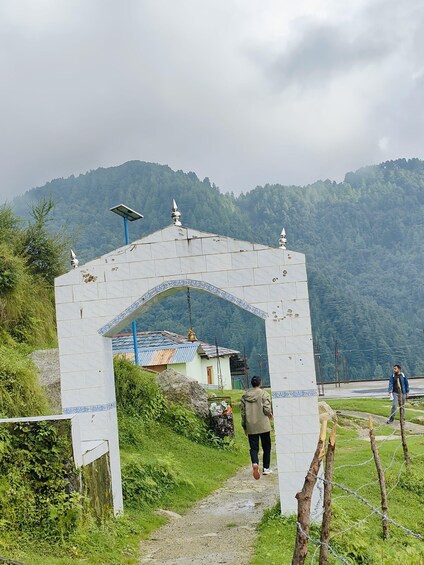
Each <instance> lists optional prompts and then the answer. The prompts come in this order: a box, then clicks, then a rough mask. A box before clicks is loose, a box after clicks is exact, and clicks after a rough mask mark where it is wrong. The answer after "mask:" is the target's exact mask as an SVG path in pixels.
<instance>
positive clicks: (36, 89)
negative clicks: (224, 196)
mask: <svg viewBox="0 0 424 565" xmlns="http://www.w3.org/2000/svg"><path fill="white" fill-rule="evenodd" d="M423 24H424V3H423V2H422V0H402V2H400V1H399V0H367V1H362V0H355V1H354V2H352V1H350V0H296V2H294V1H293V0H1V1H0V72H1V76H2V81H1V89H0V97H1V104H0V112H1V125H0V202H3V201H5V200H10V199H11V198H12V197H13V196H14V195H16V194H19V193H22V192H24V191H26V190H28V189H29V188H32V187H34V186H40V185H42V184H44V183H45V182H46V181H49V180H51V179H52V178H56V177H67V176H69V175H70V174H79V173H81V172H86V171H87V170H90V169H96V168H97V167H108V166H113V165H118V164H121V163H123V162H125V161H128V160H131V159H140V160H144V161H153V162H157V163H161V164H167V165H169V166H170V167H172V168H173V169H183V170H184V171H194V172H196V174H197V175H198V176H199V177H200V178H201V179H203V177H205V176H208V177H210V179H211V181H213V182H215V183H216V184H217V185H218V186H219V187H220V188H221V190H222V191H231V190H232V191H234V192H235V193H239V192H240V191H247V190H250V189H252V188H254V187H255V186H256V185H258V184H260V185H263V184H265V183H275V182H279V183H282V184H306V183H309V182H313V181H314V180H317V179H319V178H323V179H325V178H330V179H335V180H341V179H342V178H343V176H344V173H345V172H347V171H349V170H354V169H356V168H359V167H360V166H363V165H367V164H372V163H378V162H381V161H384V160H387V159H394V158H398V157H420V158H424V123H423V122H424V104H423V93H424V34H423V32H422V30H423Z"/></svg>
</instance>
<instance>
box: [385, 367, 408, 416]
mask: <svg viewBox="0 0 424 565" xmlns="http://www.w3.org/2000/svg"><path fill="white" fill-rule="evenodd" d="M399 391H402V410H403V406H405V402H406V399H407V398H409V383H408V379H407V378H406V376H405V374H404V373H402V370H401V366H400V365H395V366H394V367H393V373H392V375H391V377H390V379H389V396H390V398H391V399H392V411H391V413H390V418H389V419H388V420H387V423H388V424H391V423H392V422H393V420H394V419H395V415H396V410H397V409H398V406H399Z"/></svg>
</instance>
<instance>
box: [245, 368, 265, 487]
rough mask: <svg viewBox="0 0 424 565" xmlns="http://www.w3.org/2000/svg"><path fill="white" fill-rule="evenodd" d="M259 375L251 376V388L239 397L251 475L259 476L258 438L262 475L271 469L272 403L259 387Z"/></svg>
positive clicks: (256, 477)
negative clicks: (261, 452) (261, 454)
mask: <svg viewBox="0 0 424 565" xmlns="http://www.w3.org/2000/svg"><path fill="white" fill-rule="evenodd" d="M261 382H262V381H261V378H260V377H252V380H251V384H252V388H250V389H249V390H248V391H246V392H245V394H244V395H243V396H242V399H241V424H242V426H243V429H244V432H245V434H246V435H247V437H248V439H249V446H250V459H251V461H252V469H253V477H254V478H255V479H256V480H258V479H259V478H260V476H261V475H260V471H259V439H260V440H261V445H262V450H263V471H262V474H263V475H270V474H271V473H272V470H271V466H270V465H271V424H270V420H271V419H272V405H271V398H270V396H269V394H268V393H267V392H265V391H264V390H262V389H261V388H260V385H261Z"/></svg>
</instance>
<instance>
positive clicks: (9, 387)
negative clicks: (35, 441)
mask: <svg viewBox="0 0 424 565" xmlns="http://www.w3.org/2000/svg"><path fill="white" fill-rule="evenodd" d="M0 380H1V387H0V413H1V414H2V415H3V416H4V417H9V418H13V417H19V416H38V415H40V414H45V413H47V409H48V408H47V401H46V398H45V396H44V393H43V390H42V389H41V387H40V385H39V384H38V381H37V373H36V369H35V367H34V365H33V364H32V362H31V361H30V360H29V359H28V358H26V357H22V355H20V354H19V352H18V351H17V350H16V349H12V348H11V347H8V346H7V345H0Z"/></svg>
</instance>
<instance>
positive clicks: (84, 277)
mask: <svg viewBox="0 0 424 565" xmlns="http://www.w3.org/2000/svg"><path fill="white" fill-rule="evenodd" d="M81 274H82V280H83V281H84V282H85V283H90V282H96V280H97V277H96V276H95V275H91V274H90V273H88V272H87V271H85V272H84V271H82V273H81Z"/></svg>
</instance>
